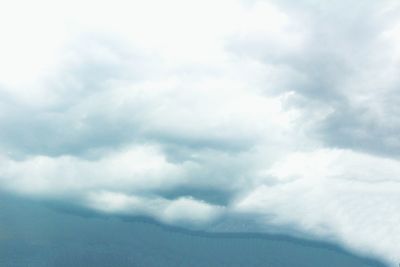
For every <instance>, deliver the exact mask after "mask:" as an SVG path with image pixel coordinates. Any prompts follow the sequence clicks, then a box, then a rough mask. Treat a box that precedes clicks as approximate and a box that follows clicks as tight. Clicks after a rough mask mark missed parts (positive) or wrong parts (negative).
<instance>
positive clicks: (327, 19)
mask: <svg viewBox="0 0 400 267" xmlns="http://www.w3.org/2000/svg"><path fill="white" fill-rule="evenodd" d="M399 13H400V3H399V2H398V1H372V0H365V1H358V0H352V1H342V0H336V1H316V0H315V1H313V0H301V1H289V0H287V1H286V0H284V1H273V0H271V1H264V0H260V1H257V0H247V1H246V0H217V1H215V0H202V1H183V0H181V1H179V0H170V1H162V0H147V1H122V0H114V1H42V0H38V1H19V0H15V1H4V2H2V3H1V4H0V38H1V43H0V187H1V189H2V190H3V191H7V192H13V193H18V194H22V195H25V196H28V197H37V198H45V199H54V200H60V199H61V200H64V201H65V200H67V201H71V202H73V203H78V204H79V205H82V206H85V207H89V208H93V209H95V210H98V211H101V212H107V213H116V214H132V215H146V216H151V217H153V218H155V219H157V220H159V221H161V222H164V223H168V224H173V225H182V226H186V227H196V228H200V229H205V230H213V231H224V230H229V231H243V230H249V231H270V230H271V229H274V230H275V231H276V230H277V231H283V232H288V233H289V232H291V233H293V232H294V233H297V234H299V235H304V236H309V237H313V238H318V239H324V240H329V241H332V242H336V243H337V244H339V245H342V246H345V247H347V248H348V249H350V250H352V251H354V252H357V253H360V254H364V255H366V254H368V255H372V256H375V257H377V258H379V259H383V260H385V261H386V262H389V263H391V264H394V265H396V266H397V262H398V261H399V259H400V246H399V244H400V227H399V224H400V75H399V74H400V73H399V70H400V69H399V66H400V65H399V63H400V14H399Z"/></svg>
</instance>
